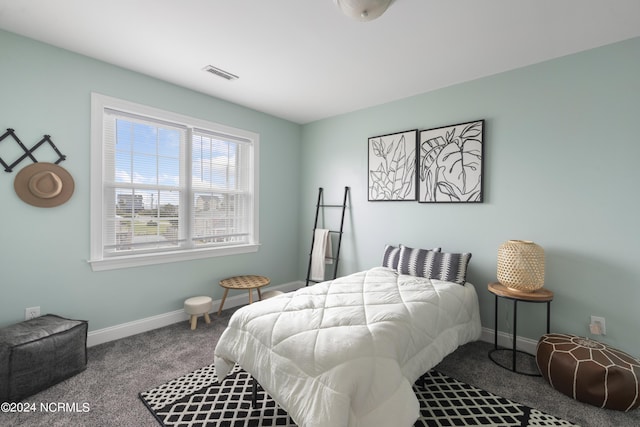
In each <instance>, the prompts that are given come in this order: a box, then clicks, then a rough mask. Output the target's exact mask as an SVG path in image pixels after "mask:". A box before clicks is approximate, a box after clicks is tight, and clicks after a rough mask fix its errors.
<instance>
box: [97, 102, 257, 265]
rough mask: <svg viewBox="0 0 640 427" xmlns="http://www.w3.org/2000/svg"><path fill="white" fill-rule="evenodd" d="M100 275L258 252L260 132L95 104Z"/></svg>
mask: <svg viewBox="0 0 640 427" xmlns="http://www.w3.org/2000/svg"><path fill="white" fill-rule="evenodd" d="M91 104H92V105H91V109H92V111H91V133H92V135H91V138H92V142H91V144H92V146H91V159H92V163H91V259H90V263H91V266H92V268H93V270H107V269H114V268H123V267H132V266H137V265H148V264H157V263H165V262H170V261H180V260H188V259H196V258H205V257H212V256H221V255H230V254H237V253H246V252H255V251H256V250H257V248H258V244H259V243H258V214H257V206H258V186H257V176H258V174H257V166H258V165H257V159H258V155H257V153H258V140H259V137H258V135H257V134H255V133H252V132H248V131H244V130H240V129H234V128H230V127H226V126H222V125H219V124H216V123H211V122H206V121H203V120H199V119H194V118H190V117H185V116H181V115H178V114H175V113H170V112H167V111H162V110H158V109H155V108H151V107H147V106H143V105H138V104H134V103H131V102H128V101H123V100H119V99H115V98H110V97H106V96H104V95H99V94H92V97H91Z"/></svg>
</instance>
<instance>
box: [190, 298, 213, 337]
mask: <svg viewBox="0 0 640 427" xmlns="http://www.w3.org/2000/svg"><path fill="white" fill-rule="evenodd" d="M212 305H213V300H212V299H211V297H191V298H189V299H187V300H186V301H185V302H184V311H185V313H187V314H189V315H190V316H191V318H190V319H189V320H190V322H191V330H194V329H195V328H196V325H197V324H198V316H200V315H201V314H202V315H204V321H205V322H207V323H211V318H209V311H210V310H211V306H212Z"/></svg>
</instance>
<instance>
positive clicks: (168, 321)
mask: <svg viewBox="0 0 640 427" xmlns="http://www.w3.org/2000/svg"><path fill="white" fill-rule="evenodd" d="M302 286H304V282H303V281H297V282H290V283H285V284H282V285H277V286H269V290H270V291H282V292H289V291H293V290H296V289H299V288H301V287H302ZM247 299H248V298H247V293H246V292H242V294H238V295H233V296H231V297H228V298H227V300H226V301H225V302H224V308H231V307H238V306H241V305H244V304H246V303H247ZM220 302H221V300H214V301H213V307H212V313H217V311H218V309H219V308H220ZM188 319H189V316H188V315H187V314H186V313H185V312H184V310H176V311H171V312H169V313H163V314H159V315H157V316H151V317H146V318H144V319H139V320H134V321H132V322H127V323H122V324H120V325H115V326H110V327H108V328H103V329H98V330H95V331H91V332H89V333H88V334H87V347H93V346H94V345H98V344H103V343H106V342H109V341H113V340H117V339H120V338H125V337H128V336H131V335H136V334H140V333H142V332H147V331H151V330H153V329H157V328H162V327H163V326H169V325H172V324H174V323H178V322H186V321H187V320H188Z"/></svg>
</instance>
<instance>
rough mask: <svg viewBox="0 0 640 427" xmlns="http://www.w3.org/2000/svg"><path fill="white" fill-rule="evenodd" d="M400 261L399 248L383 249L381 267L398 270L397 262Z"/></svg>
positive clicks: (389, 247) (387, 246) (388, 247)
mask: <svg viewBox="0 0 640 427" xmlns="http://www.w3.org/2000/svg"><path fill="white" fill-rule="evenodd" d="M399 259H400V248H399V247H397V246H391V245H386V246H385V247H384V255H383V256H382V266H383V267H388V268H393V269H394V270H397V269H398V260H399Z"/></svg>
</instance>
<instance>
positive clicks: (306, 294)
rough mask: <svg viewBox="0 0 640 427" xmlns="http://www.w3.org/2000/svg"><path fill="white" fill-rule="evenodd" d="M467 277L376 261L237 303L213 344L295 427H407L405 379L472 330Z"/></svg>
mask: <svg viewBox="0 0 640 427" xmlns="http://www.w3.org/2000/svg"><path fill="white" fill-rule="evenodd" d="M480 332H481V331H480V314H479V310H478V299H477V295H476V292H475V289H474V288H473V286H472V285H471V284H469V283H467V284H466V285H465V286H461V285H459V284H456V283H451V282H443V281H439V280H429V279H422V278H416V277H413V276H405V275H398V274H397V273H396V271H395V270H392V269H388V268H384V267H376V268H373V269H371V270H368V271H364V272H360V273H355V274H352V275H349V276H346V277H342V278H339V279H336V280H333V281H328V282H323V283H319V284H317V285H314V286H310V287H306V288H302V289H299V290H298V291H296V292H293V293H289V294H283V295H281V296H278V297H276V298H271V299H267V300H265V301H260V302H258V303H254V304H252V305H249V306H246V307H243V308H241V309H239V310H238V311H236V312H235V313H234V314H233V316H232V317H231V319H230V321H229V325H228V327H227V329H226V330H225V331H224V333H223V334H222V336H221V337H220V340H219V341H218V344H217V346H216V349H215V368H216V372H217V374H218V378H219V379H220V380H221V381H223V379H224V377H225V376H226V375H227V374H228V373H229V371H230V370H231V368H232V367H233V365H234V364H235V363H238V364H239V365H240V366H241V367H242V368H244V369H245V370H246V371H247V372H249V373H250V374H251V375H253V376H254V378H255V379H256V380H257V381H258V382H259V383H260V384H261V385H262V387H263V388H264V389H265V391H266V392H267V393H269V395H270V396H271V397H273V399H274V400H275V401H276V402H278V403H279V404H280V405H281V406H282V407H283V408H284V409H285V410H286V411H287V412H288V413H289V415H291V417H292V418H293V420H294V421H295V422H296V423H297V424H298V426H300V427H347V426H349V427H365V426H367V427H375V426H380V427H389V426H397V427H404V426H407V427H408V426H412V425H413V424H414V422H415V420H416V419H417V418H418V414H419V412H418V411H419V409H418V400H417V398H416V396H415V394H414V392H413V390H412V384H413V383H414V382H415V380H417V379H418V378H419V377H420V375H422V374H423V373H425V372H426V371H428V370H429V369H431V368H432V367H433V366H435V365H436V364H438V363H439V362H440V361H441V360H442V359H443V358H444V356H446V355H447V354H449V353H451V352H452V351H453V350H455V349H456V348H457V347H458V346H459V345H461V344H464V343H466V342H469V341H474V340H477V339H478V338H479V337H480Z"/></svg>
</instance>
